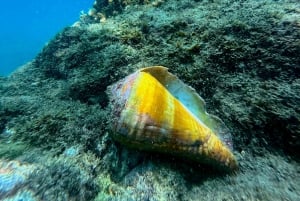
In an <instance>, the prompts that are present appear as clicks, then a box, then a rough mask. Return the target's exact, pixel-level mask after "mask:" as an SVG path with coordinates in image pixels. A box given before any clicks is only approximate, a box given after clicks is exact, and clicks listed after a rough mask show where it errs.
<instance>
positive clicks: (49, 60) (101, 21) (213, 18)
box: [0, 0, 300, 201]
mask: <svg viewBox="0 0 300 201" xmlns="http://www.w3.org/2000/svg"><path fill="white" fill-rule="evenodd" d="M91 7H92V5H91ZM92 9H93V10H92V11H91V12H89V13H87V14H83V15H82V16H80V20H79V21H78V22H76V23H75V24H74V25H73V26H72V27H67V28H65V29H64V30H63V31H62V32H61V33H58V34H57V35H56V36H55V37H54V38H53V39H52V40H51V41H50V42H49V43H48V44H47V45H46V46H45V47H44V48H43V50H42V51H41V52H40V54H39V55H37V57H36V58H35V59H34V60H33V61H31V62H29V63H28V64H26V65H24V66H22V67H21V68H19V69H18V70H17V71H15V72H14V73H12V74H11V75H10V76H9V77H0V94H1V96H0V157H1V160H0V178H2V177H3V178H4V177H5V178H7V179H6V180H0V194H1V195H0V198H1V199H4V200H5V199H7V200H20V199H27V200H99V201H100V200H114V201H117V200H128V201H129V200H136V201H142V200H151V201H156V200H195V201H196V200H199V198H200V199H201V200H290V201H292V200H295V201H296V200H298V199H299V197H300V193H299V192H300V181H299V180H297V179H296V178H299V176H300V166H299V157H300V155H299V154H300V109H299V105H300V57H299V55H300V20H299V19H300V7H299V3H298V1H296V0H279V1H273V0H264V1H254V0H245V1H233V0H226V1H221V0H220V1H218V0H216V1H209V0H203V1H199V0H192V1H191V0H182V1H177V0H164V1H114V0H113V1H108V0H98V1H96V2H95V4H94V6H93V8H92ZM153 65H163V66H166V67H168V68H169V71H170V72H172V73H173V74H175V75H177V76H178V77H180V78H181V79H182V80H183V81H184V82H185V83H186V84H188V85H190V86H192V87H193V88H194V89H195V90H196V91H197V93H199V94H200V95H201V96H202V97H203V98H204V100H205V101H206V107H207V110H208V112H209V113H211V114H214V115H217V116H219V117H220V118H221V119H222V120H223V121H224V123H225V124H226V126H227V127H228V128H229V129H230V130H231V133H232V136H233V146H234V154H235V156H236V157H237V160H238V162H239V171H237V172H235V173H232V174H222V172H218V171H215V170H211V169H210V168H209V167H206V166H203V165H201V164H194V163H190V162H187V161H185V160H183V159H181V158H180V157H169V156H166V155H162V154H157V153H146V152H141V151H137V150H131V149H127V148H126V147H124V146H122V145H120V144H118V143H116V142H115V141H114V140H112V138H111V137H110V134H111V130H110V129H109V124H110V121H111V119H109V112H110V111H109V101H108V97H107V94H106V90H107V87H108V86H110V85H112V84H113V83H115V82H116V81H118V80H120V79H122V78H124V77H125V76H127V75H129V74H130V73H132V72H134V71H136V70H138V69H140V68H143V67H146V66H153ZM5 164H17V165H15V166H10V167H9V168H10V169H9V168H8V167H7V165H5ZM25 167H34V169H32V171H30V172H28V171H27V169H26V168H25ZM8 170H9V171H8ZM20 171H21V172H20ZM22 171H23V172H22ZM7 172H10V175H14V174H17V176H18V175H26V176H25V177H22V178H21V177H20V179H19V180H13V179H11V180H9V179H10V178H17V179H18V178H19V177H16V176H9V177H8V176H6V173H7ZM13 182H15V183H13ZM18 182H19V183H18ZM7 184H9V185H11V187H10V188H8V187H7V188H4V187H3V186H4V185H7ZM4 192H5V193H4Z"/></svg>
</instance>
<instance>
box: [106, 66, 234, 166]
mask: <svg viewBox="0 0 300 201" xmlns="http://www.w3.org/2000/svg"><path fill="white" fill-rule="evenodd" d="M176 91H177V92H176ZM109 95H110V100H111V106H112V114H113V126H112V129H113V138H114V139H115V140H117V141H119V142H120V143H121V144H124V145H127V146H128V147H132V148H137V149H140V150H148V151H156V152H162V153H170V154H173V155H177V156H182V157H185V158H188V159H190V160H193V161H196V162H200V163H206V164H211V165H213V166H216V167H221V168H223V169H229V170H233V169H236V168H237V161H236V159H235V157H234V155H233V154H232V153H231V150H230V148H231V145H232V143H231V138H230V133H229V132H228V129H226V127H225V125H224V124H223V123H222V122H221V120H219V119H218V118H216V117H214V116H211V115H209V114H207V113H206V112H205V107H204V101H203V99H201V97H200V96H198V95H197V94H196V93H195V90H194V89H192V88H191V87H188V86H187V85H185V84H184V83H183V82H181V81H180V80H179V79H178V78H177V77H176V76H174V75H172V74H171V73H169V72H168V71H167V68H164V67H161V66H154V67H148V68H144V69H141V70H139V71H137V72H135V73H133V74H131V75H129V76H127V77H126V78H124V79H123V80H121V81H119V82H117V83H116V84H114V85H112V86H111V87H110V88H109ZM195 103H196V104H197V106H196V107H195V106H194V104H195ZM220 127H222V128H220ZM216 132H219V133H216ZM218 134H221V135H223V137H221V138H220V137H219V136H218ZM221 139H225V141H224V142H223V141H222V140H221Z"/></svg>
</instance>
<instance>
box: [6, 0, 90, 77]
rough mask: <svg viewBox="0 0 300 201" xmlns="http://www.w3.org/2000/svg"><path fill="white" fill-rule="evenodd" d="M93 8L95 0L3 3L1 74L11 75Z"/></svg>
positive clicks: (32, 0)
mask: <svg viewBox="0 0 300 201" xmlns="http://www.w3.org/2000/svg"><path fill="white" fill-rule="evenodd" d="M71 4H72V5H71ZM92 5H93V0H43V1H38V0H29V1H21V0H16V1H1V3H0V6H1V8H2V9H1V13H0V26H1V31H0V75H1V76H7V75H9V74H10V73H11V72H12V71H13V70H15V69H16V68H17V67H19V66H21V65H23V64H25V63H26V62H28V61H30V60H32V59H33V58H34V57H35V56H36V54H37V53H38V52H39V51H40V50H41V49H42V48H43V46H44V45H45V44H46V43H47V42H48V41H49V40H50V39H51V38H52V37H53V36H54V35H55V34H56V33H58V32H59V31H60V30H61V29H63V28H64V27H66V26H70V25H72V24H73V23H74V22H75V21H76V20H77V19H78V18H79V15H80V12H81V11H84V12H88V9H89V8H90V7H92Z"/></svg>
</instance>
